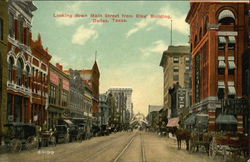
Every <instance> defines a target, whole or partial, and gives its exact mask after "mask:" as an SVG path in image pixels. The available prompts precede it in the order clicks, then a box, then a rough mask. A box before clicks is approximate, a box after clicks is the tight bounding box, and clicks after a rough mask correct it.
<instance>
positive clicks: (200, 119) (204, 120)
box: [196, 114, 208, 126]
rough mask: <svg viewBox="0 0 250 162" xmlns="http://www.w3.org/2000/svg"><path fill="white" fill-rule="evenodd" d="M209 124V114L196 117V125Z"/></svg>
mask: <svg viewBox="0 0 250 162" xmlns="http://www.w3.org/2000/svg"><path fill="white" fill-rule="evenodd" d="M207 124H208V114H201V115H199V114H197V115H196V125H197V126H200V125H204V126H207Z"/></svg>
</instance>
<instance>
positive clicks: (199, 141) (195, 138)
mask: <svg viewBox="0 0 250 162" xmlns="http://www.w3.org/2000/svg"><path fill="white" fill-rule="evenodd" d="M211 140H212V136H211V135H210V134H209V133H207V132H199V131H194V132H192V133H191V136H190V147H189V151H190V152H191V153H192V152H196V151H199V149H201V148H204V149H205V151H206V152H207V153H208V151H209V145H210V142H211Z"/></svg>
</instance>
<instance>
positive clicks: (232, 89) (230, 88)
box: [228, 86, 236, 95]
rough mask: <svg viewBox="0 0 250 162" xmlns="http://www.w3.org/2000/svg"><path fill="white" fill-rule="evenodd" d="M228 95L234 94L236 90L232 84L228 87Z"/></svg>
mask: <svg viewBox="0 0 250 162" xmlns="http://www.w3.org/2000/svg"><path fill="white" fill-rule="evenodd" d="M228 95H236V90H235V87H234V86H229V87H228Z"/></svg>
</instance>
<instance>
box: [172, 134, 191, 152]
mask: <svg viewBox="0 0 250 162" xmlns="http://www.w3.org/2000/svg"><path fill="white" fill-rule="evenodd" d="M175 135H176V139H177V147H178V150H179V149H181V141H182V140H185V141H186V146H187V147H186V149H187V150H189V140H190V138H191V133H190V132H189V131H187V130H184V129H176V131H175Z"/></svg>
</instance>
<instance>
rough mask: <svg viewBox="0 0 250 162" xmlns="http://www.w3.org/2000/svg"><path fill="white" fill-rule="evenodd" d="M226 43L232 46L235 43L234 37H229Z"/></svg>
mask: <svg viewBox="0 0 250 162" xmlns="http://www.w3.org/2000/svg"><path fill="white" fill-rule="evenodd" d="M228 41H229V43H232V44H234V43H235V37H234V36H229V37H228Z"/></svg>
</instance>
